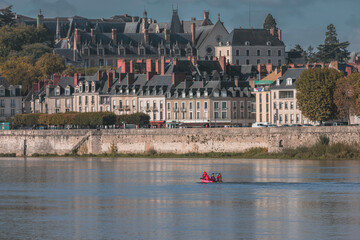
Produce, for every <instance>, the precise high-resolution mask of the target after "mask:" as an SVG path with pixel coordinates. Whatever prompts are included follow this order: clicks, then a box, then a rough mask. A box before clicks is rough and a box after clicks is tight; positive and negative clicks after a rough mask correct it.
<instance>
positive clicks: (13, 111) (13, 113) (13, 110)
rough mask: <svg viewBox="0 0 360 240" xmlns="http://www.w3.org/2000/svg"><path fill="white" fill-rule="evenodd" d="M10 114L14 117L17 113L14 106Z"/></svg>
mask: <svg viewBox="0 0 360 240" xmlns="http://www.w3.org/2000/svg"><path fill="white" fill-rule="evenodd" d="M10 114H11V116H12V117H13V116H14V115H15V109H13V108H12V109H11V113H10Z"/></svg>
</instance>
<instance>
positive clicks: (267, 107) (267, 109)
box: [266, 104, 269, 113]
mask: <svg viewBox="0 0 360 240" xmlns="http://www.w3.org/2000/svg"><path fill="white" fill-rule="evenodd" d="M266 112H267V113H268V112H269V104H266Z"/></svg>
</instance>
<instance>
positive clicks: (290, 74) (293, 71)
mask: <svg viewBox="0 0 360 240" xmlns="http://www.w3.org/2000/svg"><path fill="white" fill-rule="evenodd" d="M305 70H306V68H290V69H288V70H287V71H286V72H285V73H284V75H282V76H281V77H280V78H279V79H280V85H279V86H277V85H274V87H273V88H272V89H295V88H296V80H297V79H298V78H299V77H300V74H301V73H302V72H303V71H305ZM288 78H291V79H292V80H293V81H292V85H286V79H288Z"/></svg>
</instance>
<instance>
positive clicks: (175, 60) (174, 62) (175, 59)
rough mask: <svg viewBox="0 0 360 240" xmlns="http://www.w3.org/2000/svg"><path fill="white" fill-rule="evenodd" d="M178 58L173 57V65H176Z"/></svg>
mask: <svg viewBox="0 0 360 240" xmlns="http://www.w3.org/2000/svg"><path fill="white" fill-rule="evenodd" d="M178 61H179V60H178V59H177V58H173V65H174V66H176V65H177V64H178Z"/></svg>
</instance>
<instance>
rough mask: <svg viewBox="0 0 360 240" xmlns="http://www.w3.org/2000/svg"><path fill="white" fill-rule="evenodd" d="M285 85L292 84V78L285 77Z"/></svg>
mask: <svg viewBox="0 0 360 240" xmlns="http://www.w3.org/2000/svg"><path fill="white" fill-rule="evenodd" d="M286 85H287V86H291V85H292V78H287V79H286Z"/></svg>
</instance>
